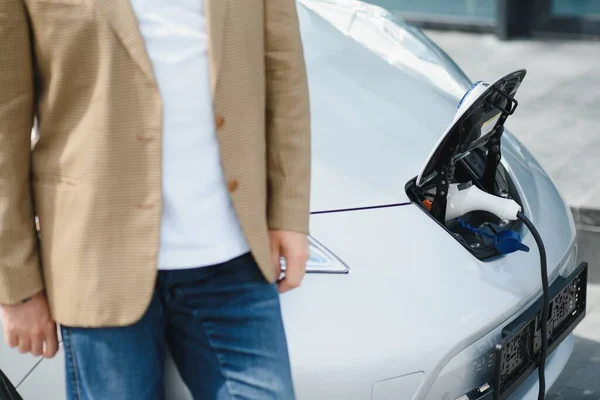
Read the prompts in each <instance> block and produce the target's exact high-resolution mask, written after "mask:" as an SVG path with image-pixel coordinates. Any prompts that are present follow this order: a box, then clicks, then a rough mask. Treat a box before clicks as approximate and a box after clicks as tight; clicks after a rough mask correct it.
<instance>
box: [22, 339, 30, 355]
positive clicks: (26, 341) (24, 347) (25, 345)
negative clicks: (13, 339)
mask: <svg viewBox="0 0 600 400" xmlns="http://www.w3.org/2000/svg"><path fill="white" fill-rule="evenodd" d="M30 351H31V340H29V338H28V337H27V336H19V353H21V354H25V353H29V352H30Z"/></svg>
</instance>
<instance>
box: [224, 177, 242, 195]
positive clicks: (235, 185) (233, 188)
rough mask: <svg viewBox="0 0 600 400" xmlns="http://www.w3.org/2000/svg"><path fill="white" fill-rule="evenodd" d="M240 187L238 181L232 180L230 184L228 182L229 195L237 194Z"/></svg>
mask: <svg viewBox="0 0 600 400" xmlns="http://www.w3.org/2000/svg"><path fill="white" fill-rule="evenodd" d="M239 185H240V184H239V182H238V181H237V180H235V179H230V180H229V182H227V189H228V190H229V193H233V192H235V191H236V189H237V188H238V186H239Z"/></svg>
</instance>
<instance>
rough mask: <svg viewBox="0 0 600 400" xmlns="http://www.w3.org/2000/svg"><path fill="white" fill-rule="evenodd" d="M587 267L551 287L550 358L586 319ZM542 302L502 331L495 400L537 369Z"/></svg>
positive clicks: (538, 302)
mask: <svg viewBox="0 0 600 400" xmlns="http://www.w3.org/2000/svg"><path fill="white" fill-rule="evenodd" d="M587 277H588V265H587V263H581V264H580V265H579V266H578V267H577V269H576V270H575V271H573V273H572V274H571V275H570V276H569V277H568V278H564V277H558V278H557V279H556V280H555V281H554V283H553V284H552V286H551V287H550V309H549V313H548V322H547V327H548V355H550V354H551V353H552V352H553V351H554V350H555V349H556V348H557V347H558V345H559V344H560V343H561V342H562V341H563V340H564V339H565V338H566V337H567V336H568V335H569V334H570V333H571V332H572V331H573V329H574V328H575V327H576V326H577V325H578V324H579V323H580V322H581V320H582V319H583V318H584V317H585V310H586V296H587ZM541 313H542V299H539V300H538V301H536V302H535V304H533V305H532V306H531V307H530V308H528V309H527V310H526V311H525V312H524V313H523V314H521V315H520V316H519V317H518V318H517V319H516V320H514V321H513V322H511V323H510V324H509V325H507V326H506V327H505V328H504V329H503V330H502V340H501V341H500V343H498V345H497V346H496V350H495V374H494V378H495V379H494V391H493V393H494V400H505V399H507V398H508V396H510V395H511V393H513V392H514V391H515V389H517V388H518V387H519V385H521V384H522V383H523V381H524V380H525V379H526V378H527V377H528V376H529V375H530V374H531V373H532V372H533V371H535V369H536V368H537V367H538V357H539V352H540V349H541V331H540V329H539V328H540V325H541Z"/></svg>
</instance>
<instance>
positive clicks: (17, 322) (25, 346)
mask: <svg viewBox="0 0 600 400" xmlns="http://www.w3.org/2000/svg"><path fill="white" fill-rule="evenodd" d="M0 308H1V309H2V321H3V322H2V323H3V325H4V338H5V340H6V343H7V344H8V345H9V346H10V347H11V348H14V347H18V348H19V352H21V353H31V354H33V355H34V356H41V355H44V357H46V358H51V357H54V355H55V354H56V352H57V351H58V336H57V333H56V323H55V322H54V320H53V319H52V316H51V315H50V307H48V300H46V295H45V293H44V292H40V293H38V294H36V295H35V296H33V297H32V298H31V299H30V300H29V301H27V302H25V303H23V304H16V305H11V306H1V307H0ZM44 344H45V346H44Z"/></svg>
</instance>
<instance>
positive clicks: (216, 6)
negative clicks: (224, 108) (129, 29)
mask: <svg viewBox="0 0 600 400" xmlns="http://www.w3.org/2000/svg"><path fill="white" fill-rule="evenodd" d="M113 1H114V0H113ZM226 8H227V0H204V10H205V16H206V23H207V27H208V56H209V63H210V82H211V90H212V94H213V97H214V94H215V88H216V86H217V78H218V76H219V69H220V67H221V57H222V54H223V29H224V26H225V11H226Z"/></svg>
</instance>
